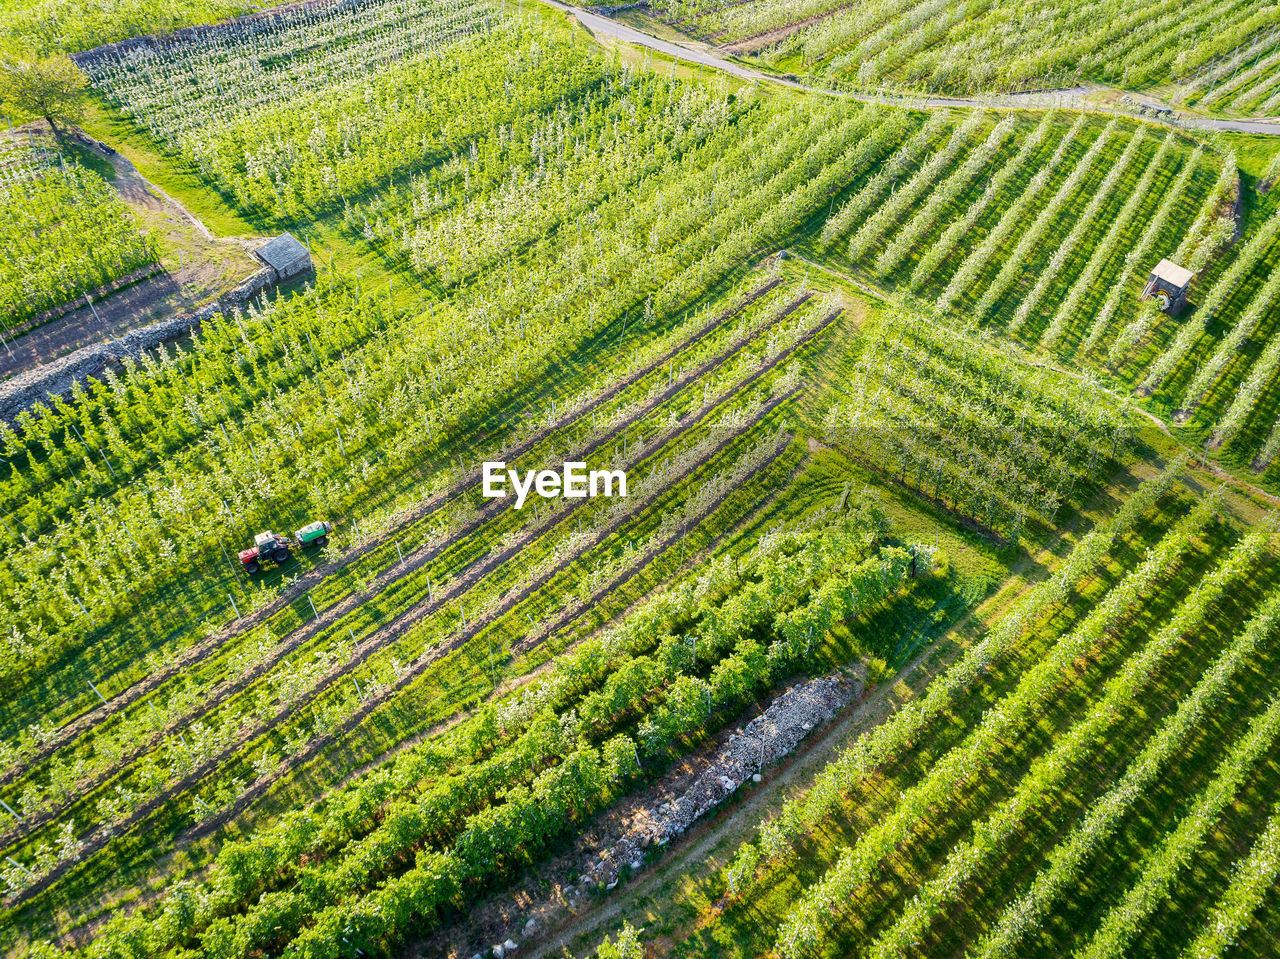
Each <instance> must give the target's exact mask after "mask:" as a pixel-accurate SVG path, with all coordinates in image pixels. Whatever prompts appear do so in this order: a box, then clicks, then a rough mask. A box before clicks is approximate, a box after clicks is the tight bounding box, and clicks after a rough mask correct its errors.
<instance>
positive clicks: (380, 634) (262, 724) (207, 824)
mask: <svg viewBox="0 0 1280 959" xmlns="http://www.w3.org/2000/svg"><path fill="white" fill-rule="evenodd" d="M806 298H807V297H806ZM840 312H841V311H840V310H839V309H837V310H834V311H832V312H830V313H828V314H827V315H826V316H825V317H824V318H823V319H822V320H820V321H819V322H818V323H817V324H816V325H815V327H814V328H813V329H812V330H810V331H808V332H807V333H806V334H805V335H803V336H802V337H800V338H799V339H798V340H797V341H796V342H795V343H794V344H792V345H791V346H789V347H787V348H785V349H783V350H781V351H780V352H779V353H778V354H777V355H775V356H774V357H773V358H772V359H771V360H770V361H769V362H768V363H766V364H764V365H763V366H761V367H759V368H758V369H756V370H755V371H753V372H752V373H751V374H750V375H748V376H747V377H746V378H744V379H743V380H741V381H739V383H737V384H735V385H734V386H733V387H731V388H730V389H729V390H728V391H726V392H725V393H722V394H720V395H718V396H716V397H713V398H710V399H709V400H708V401H707V402H706V403H704V405H703V406H702V407H701V408H700V409H699V410H698V411H697V412H696V413H694V414H691V415H690V417H686V419H687V420H688V421H687V422H684V423H683V425H681V424H677V425H676V426H674V427H673V428H672V429H670V430H667V431H665V432H664V433H662V434H660V435H659V436H658V437H656V438H655V439H653V440H651V441H650V442H649V443H647V444H645V446H644V447H643V448H642V449H641V450H639V451H637V453H636V455H635V460H634V461H635V462H642V461H643V460H645V459H647V458H648V457H650V456H652V455H653V454H654V453H655V452H657V451H659V450H661V449H662V448H664V447H665V446H667V445H669V443H670V442H671V441H672V440H674V439H675V438H676V437H677V436H679V435H680V434H682V433H684V432H686V431H687V430H688V429H690V428H691V427H692V426H694V425H696V424H697V423H699V422H701V420H702V419H703V418H704V417H705V416H706V415H707V414H708V413H709V412H710V411H711V410H713V409H715V408H716V407H718V406H720V405H722V404H723V403H724V402H727V401H728V400H729V399H731V398H732V397H733V396H735V395H739V394H741V393H742V392H743V391H745V390H747V389H750V387H751V386H752V385H754V384H755V383H756V382H758V381H759V380H760V379H761V378H762V377H764V376H765V375H767V374H768V373H769V372H770V371H772V370H773V369H775V368H776V367H777V366H778V365H779V364H780V363H782V362H783V361H785V360H786V359H787V358H789V357H790V356H791V355H792V354H793V353H794V352H795V351H796V350H797V349H799V348H800V347H802V346H803V345H805V344H807V343H808V342H810V341H811V340H812V339H813V338H814V337H816V336H818V335H820V334H821V333H822V332H823V331H824V330H826V329H827V328H828V327H829V326H830V325H831V324H832V323H833V322H834V321H835V320H836V318H837V317H838V316H839V315H840ZM737 351H738V350H737V349H733V350H732V351H731V355H732V353H736V352H737ZM716 365H719V363H718V362H717V361H716V360H714V359H713V360H711V361H708V362H707V363H705V364H703V367H708V368H714V366H716ZM703 367H700V368H699V371H698V372H696V373H695V375H694V378H695V379H696V378H700V377H701V376H703V375H705V371H704V370H703ZM683 385H684V384H675V383H673V384H672V385H671V386H669V387H668V389H667V391H664V393H665V392H668V391H674V390H676V389H677V386H679V387H680V388H683ZM783 399H784V397H778V398H775V399H774V400H773V401H772V402H771V403H770V404H768V405H767V406H765V407H764V408H763V409H762V410H761V411H760V412H759V413H758V414H757V415H756V417H755V418H754V419H753V420H752V423H749V424H747V425H748V426H750V425H752V424H754V423H756V422H758V421H759V420H761V419H763V417H764V416H766V415H767V414H768V413H769V412H771V411H772V410H773V409H774V408H776V407H777V406H778V404H780V403H781V402H782V401H783ZM739 432H741V431H740V430H739V431H734V432H732V433H730V434H729V435H728V436H726V437H725V438H724V439H723V440H722V441H721V442H720V443H718V444H716V446H715V447H714V448H712V449H711V450H710V451H708V452H707V453H706V454H705V456H704V457H703V461H705V460H707V459H710V458H712V457H714V456H716V455H718V453H719V452H721V451H722V450H723V449H724V448H726V447H727V446H728V444H729V443H731V442H732V441H733V440H734V439H735V438H736V436H737V435H738V434H739ZM695 465H697V464H695ZM691 468H692V467H691ZM726 495H728V494H726ZM628 503H629V505H630V506H631V508H630V509H627V510H624V511H619V514H618V515H617V516H616V517H615V518H614V519H613V520H612V521H611V522H610V523H609V524H607V525H606V526H605V527H603V528H602V529H600V530H598V531H597V532H596V534H595V535H594V536H592V537H589V538H588V539H587V540H586V541H585V542H583V543H580V544H578V546H577V548H576V549H575V550H574V553H573V554H572V555H570V556H568V557H566V558H563V559H561V561H560V562H559V563H556V564H553V565H552V566H551V567H549V568H548V569H546V570H545V571H544V572H543V573H541V574H540V575H538V576H537V577H535V578H534V579H533V580H532V581H529V582H526V583H525V584H523V585H522V586H521V587H520V588H519V589H515V590H511V591H510V592H508V593H507V594H506V595H505V596H504V597H503V599H502V601H501V602H500V603H498V604H497V605H496V606H495V607H494V608H492V609H490V610H489V611H488V612H487V613H486V614H485V615H484V616H482V617H480V618H477V619H475V620H473V621H472V622H471V623H469V624H467V626H466V627H465V628H464V629H462V630H460V631H459V632H458V633H457V634H455V636H454V637H453V638H452V639H450V640H449V641H447V642H446V643H442V644H440V645H439V646H436V647H433V648H432V649H430V650H428V651H427V652H425V653H424V654H423V656H421V657H420V658H419V659H418V661H417V662H416V663H415V664H414V666H413V667H411V668H410V669H407V670H405V671H404V673H402V674H401V676H400V677H399V678H398V680H397V682H396V683H394V684H392V685H390V686H388V687H386V688H384V689H383V690H382V691H381V692H379V693H378V694H377V695H375V696H370V697H368V698H366V699H365V700H364V701H363V702H362V704H361V706H360V707H359V708H358V709H357V710H356V711H355V712H354V713H352V714H351V716H350V717H349V718H348V719H347V720H346V721H344V722H343V723H342V724H341V726H340V727H338V728H337V729H335V730H332V731H330V732H329V733H326V734H324V735H323V736H315V737H313V738H312V739H310V740H309V741H308V744H307V746H306V748H305V749H303V750H302V751H301V752H300V753H298V754H296V755H294V756H292V757H290V759H289V761H288V762H286V763H284V764H282V765H281V766H280V767H277V769H276V770H275V771H274V772H272V773H269V774H267V775H264V776H261V777H259V778H258V779H257V780H256V781H255V782H254V783H253V784H251V785H250V786H249V788H248V789H247V790H246V791H245V792H244V793H242V794H241V796H240V798H239V799H237V801H236V802H235V803H234V804H233V805H232V806H231V807H229V808H228V809H227V810H224V811H223V812H222V813H219V814H218V815H216V816H213V817H210V818H209V819H206V820H204V821H202V822H200V823H199V824H197V825H195V826H193V827H191V828H189V829H188V830H186V831H185V832H184V833H183V834H182V835H181V836H180V837H179V838H178V840H177V841H178V842H179V843H183V842H188V841H190V840H191V839H193V838H197V837H199V836H201V835H204V834H206V833H208V832H210V831H212V830H213V829H215V828H217V827H219V826H220V825H222V824H223V823H224V822H225V821H228V820H229V819H230V818H233V817H234V816H235V815H237V814H238V813H239V812H240V811H242V810H243V809H244V808H245V807H247V805H248V804H249V803H250V802H252V800H253V799H255V798H257V797H258V796H260V795H262V794H263V793H264V792H265V791H266V790H267V789H268V788H270V786H271V785H273V784H274V783H275V782H277V781H278V780H279V779H281V778H282V777H283V776H284V775H285V774H286V773H287V772H289V771H291V770H292V769H293V768H295V767H296V766H298V765H300V764H301V763H302V762H304V761H305V760H307V759H309V758H311V757H312V756H314V755H315V754H316V753H317V752H318V751H319V749H320V747H321V746H324V745H327V744H328V743H329V742H331V741H332V740H333V739H334V738H335V737H336V736H338V735H340V734H342V733H345V732H349V731H350V730H351V729H354V728H355V726H356V725H357V724H358V723H359V722H360V721H361V720H363V719H364V718H365V717H366V716H367V715H368V714H369V713H371V712H372V711H373V709H374V708H375V707H376V706H378V705H381V704H382V703H383V702H385V701H387V700H388V699H389V698H390V696H391V695H392V694H393V693H395V692H397V691H399V690H401V689H403V688H404V687H405V686H406V685H407V684H408V683H409V682H410V681H411V680H413V679H415V678H417V677H418V676H419V675H420V674H421V673H422V672H423V671H424V670H425V669H426V668H427V667H428V666H430V665H431V664H432V663H434V662H436V661H437V660H438V659H440V658H441V657H443V656H444V655H446V654H448V653H450V652H453V651H455V650H457V649H460V648H462V646H464V645H466V643H468V642H469V641H470V640H471V639H472V638H473V637H474V636H475V635H476V634H477V633H478V632H479V631H480V630H481V629H483V628H484V627H486V626H488V625H489V624H490V623H491V622H492V621H493V620H495V619H496V618H498V617H499V616H501V615H503V614H505V613H506V612H507V611H509V610H510V609H511V608H512V607H514V606H515V605H517V604H518V603H519V602H520V601H522V600H523V599H525V598H527V597H528V596H529V595H532V593H533V592H536V590H537V589H539V588H540V587H541V586H542V585H543V584H544V583H545V582H546V581H548V580H549V579H550V578H551V577H552V576H554V575H555V574H556V573H557V572H558V571H559V569H560V568H561V566H563V565H564V564H565V563H568V562H571V561H572V560H573V559H575V558H577V556H580V555H581V554H582V553H583V551H584V550H586V549H589V548H591V546H593V545H596V544H598V543H599V542H600V541H602V540H603V539H604V538H606V537H607V536H608V535H611V534H612V533H613V532H615V531H616V529H617V528H620V527H621V525H622V524H623V523H624V522H625V521H626V520H628V519H630V518H631V517H632V516H633V515H634V514H635V513H636V509H637V506H638V505H642V500H640V499H639V498H632V499H631V500H629V501H628ZM581 508H582V502H581V501H575V502H573V503H571V504H570V505H568V506H567V507H566V508H564V509H562V510H560V511H558V512H555V513H551V512H548V515H547V519H546V520H545V521H543V522H540V523H537V524H536V525H535V526H534V528H533V529H531V530H528V531H526V532H525V533H524V534H522V535H521V536H520V537H519V538H518V539H517V540H516V541H515V542H513V543H511V544H510V545H509V546H508V547H506V548H505V549H503V550H502V551H500V552H498V553H496V554H495V553H490V554H489V556H488V557H486V560H485V561H484V562H483V563H481V564H474V565H473V566H471V567H468V569H467V570H466V571H465V572H464V573H463V574H461V575H459V576H457V577H455V578H454V579H453V580H452V581H451V582H450V587H449V589H448V590H446V591H442V592H440V593H437V594H435V596H434V597H433V599H432V600H431V601H430V602H428V603H427V604H424V605H423V606H418V607H413V608H411V609H409V610H406V611H405V612H404V613H402V614H400V615H399V616H397V617H395V618H394V619H392V620H391V621H390V622H389V623H387V624H386V625H385V626H383V627H380V628H379V629H378V630H377V631H375V633H374V634H373V638H371V639H370V640H369V641H366V643H364V644H363V645H360V644H357V646H356V648H355V650H354V651H353V653H352V656H351V657H350V658H349V660H348V661H347V662H346V663H344V664H340V665H339V666H337V667H334V668H333V669H331V670H330V671H329V672H327V673H326V674H325V675H324V677H322V679H321V680H320V681H319V682H318V683H317V684H315V685H314V686H313V687H312V688H311V690H309V692H308V693H307V694H306V695H307V697H308V698H314V697H315V696H317V695H319V694H320V693H322V692H324V690H326V689H327V688H329V686H331V685H332V684H333V683H334V682H336V681H337V680H338V679H340V678H342V677H343V676H345V675H346V674H347V673H349V672H350V671H351V669H353V668H354V667H355V666H356V665H358V664H360V663H362V662H363V661H364V660H365V659H366V658H367V657H368V656H369V655H371V654H372V653H374V652H377V651H378V650H380V649H383V648H385V647H386V646H388V645H389V644H390V643H392V642H395V641H396V640H397V639H399V638H401V637H402V636H403V635H404V634H406V633H407V632H409V631H410V630H411V629H412V628H413V627H414V626H416V625H418V623H419V622H421V621H422V620H423V619H425V618H426V617H427V616H428V615H430V614H431V613H432V612H434V611H435V610H436V609H438V608H439V607H440V606H442V605H443V604H444V603H446V602H448V601H449V600H450V599H452V598H454V597H455V596H460V595H462V594H463V593H465V592H466V591H468V590H469V589H470V588H471V587H472V586H473V585H474V584H475V583H477V582H478V581H479V580H480V579H481V578H483V577H484V576H486V575H487V574H488V573H489V572H491V571H492V570H494V569H496V568H498V567H499V566H501V565H503V564H504V563H506V562H508V561H509V560H511V559H513V558H514V557H515V556H516V555H518V554H519V553H520V552H521V551H522V550H523V549H524V547H525V546H526V545H528V543H529V542H531V541H532V540H533V539H536V538H538V537H540V536H541V535H542V534H543V533H544V532H546V531H547V530H548V529H550V528H551V527H552V526H555V525H558V524H559V523H560V522H561V521H563V520H566V519H568V518H569V517H571V516H572V515H573V514H575V513H576V512H577V511H578V510H579V509H581ZM477 567H480V568H477ZM293 712H294V705H293V703H286V704H284V705H283V706H282V707H280V708H279V709H278V710H277V711H276V712H275V714H274V715H273V716H271V717H270V718H269V719H266V720H261V721H259V722H258V723H257V724H256V725H255V726H253V727H252V728H250V729H248V730H245V729H243V727H242V729H241V731H240V733H239V735H237V737H236V739H235V741H234V742H233V743H231V744H229V745H227V746H225V747H224V748H223V749H222V750H220V751H219V752H218V753H217V754H216V755H214V756H212V757H210V758H209V759H207V760H206V761H205V762H203V763H202V764H201V765H200V766H198V767H197V768H196V769H194V770H193V771H192V772H190V773H188V774H187V775H186V776H184V777H183V778H182V779H181V780H179V781H178V782H176V783H174V784H173V785H172V786H169V787H167V788H166V789H164V790H163V791H161V792H160V793H158V794H157V795H155V796H153V797H152V798H151V799H149V800H147V801H146V802H145V803H143V804H141V805H140V806H139V807H137V808H136V809H135V810H134V811H133V812H132V813H131V814H130V815H129V816H128V817H127V818H126V819H125V820H124V821H123V822H120V823H115V824H112V825H110V826H105V827H101V828H100V829H98V830H91V831H89V832H87V833H86V834H84V835H82V836H81V837H79V839H80V842H81V843H83V847H82V849H81V852H80V856H79V858H78V859H77V860H75V861H72V860H64V861H62V862H60V863H58V864H57V865H56V866H55V867H54V868H53V869H52V870H51V871H50V872H49V873H46V874H45V875H44V876H42V877H41V878H40V879H39V880H37V881H36V882H34V883H32V884H31V885H29V886H27V887H25V888H24V889H23V890H22V891H21V892H20V893H19V894H18V895H17V896H13V897H9V898H8V899H7V900H6V903H5V904H6V906H8V907H16V906H20V905H22V904H23V903H25V902H28V901H30V900H31V899H32V898H34V897H35V896H36V895H38V894H39V893H40V892H41V891H43V890H44V889H46V888H48V887H49V886H50V885H52V884H53V883H54V882H56V881H57V879H59V878H60V877H61V876H62V875H63V874H64V873H66V872H67V871H68V870H69V869H71V868H72V867H73V866H74V865H75V864H76V863H77V862H80V861H84V860H86V859H89V858H90V857H91V856H92V855H93V854H94V853H96V852H98V851H99V850H101V849H102V848H104V847H105V846H106V845H107V843H108V842H109V841H110V839H111V838H113V837H115V836H119V835H123V834H125V833H128V832H130V831H132V829H133V827H135V826H137V825H138V824H139V823H141V822H142V821H143V820H145V819H146V818H148V817H149V816H150V815H151V814H152V813H153V812H155V811H156V810H158V809H160V808H161V807H162V806H164V805H165V804H167V803H168V802H170V801H172V800H173V799H174V798H175V797H177V796H179V795H181V794H183V793H185V792H186V791H187V790H189V789H191V788H192V787H193V786H195V785H197V784H198V783H199V782H201V781H202V780H203V779H205V778H206V777H207V776H209V775H210V774H212V773H213V772H215V771H216V770H217V768H218V767H219V766H220V765H221V764H222V763H224V762H225V761H226V760H227V759H229V758H230V757H231V756H233V755H235V754H236V753H238V752H239V751H241V750H242V749H243V747H244V746H245V745H247V744H248V743H250V742H253V741H254V740H255V739H257V738H259V737H260V736H262V735H264V734H266V733H268V732H270V731H271V730H273V729H275V728H276V727H278V726H279V725H281V724H282V723H283V722H285V721H286V720H287V719H288V718H289V717H290V716H291V715H292V714H293Z"/></svg>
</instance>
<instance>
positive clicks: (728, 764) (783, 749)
mask: <svg viewBox="0 0 1280 959" xmlns="http://www.w3.org/2000/svg"><path fill="white" fill-rule="evenodd" d="M864 687H865V683H864V682H863V681H860V680H854V681H852V682H851V681H849V680H847V679H843V678H841V677H837V676H823V677H821V678H819V679H815V680H812V681H811V682H808V683H805V684H804V685H802V686H793V687H792V688H790V689H788V690H787V691H786V692H785V693H783V694H782V695H781V696H779V697H778V698H777V699H775V700H774V701H773V702H772V703H771V704H770V705H769V708H768V709H766V710H765V711H764V713H762V714H761V715H759V716H757V717H756V718H755V719H753V720H751V721H750V722H749V723H747V724H746V725H745V726H743V727H741V728H740V729H738V730H737V731H735V732H734V733H733V734H732V735H731V736H730V737H729V741H728V743H727V744H726V745H725V747H724V748H723V749H722V750H721V751H720V752H719V754H718V755H716V756H714V757H712V758H711V760H710V761H709V762H708V764H707V768H706V769H704V770H703V771H702V773H701V774H700V775H699V776H698V778H697V779H696V780H695V781H694V783H693V785H691V786H690V787H689V788H688V789H687V790H685V792H684V793H683V794H682V795H681V796H680V797H679V798H678V799H675V800H671V801H668V802H664V803H661V804H659V805H658V806H656V807H653V808H651V809H649V810H647V813H648V816H647V817H641V818H647V821H646V822H645V823H644V825H643V826H640V827H637V828H634V829H632V830H631V831H630V832H629V833H627V835H625V836H623V837H622V838H621V839H620V840H618V841H617V842H616V843H614V844H613V845H612V846H611V847H610V848H608V849H606V850H605V851H603V852H601V853H600V857H599V858H598V859H597V860H596V861H595V862H594V863H592V865H591V866H590V867H589V868H588V869H587V870H586V872H585V873H583V875H581V876H580V877H579V885H581V886H586V885H587V884H589V883H594V884H596V885H602V886H604V887H605V888H606V889H612V888H613V887H614V886H616V885H617V884H618V874H619V873H620V872H621V871H622V868H623V867H624V866H630V867H631V869H632V870H633V871H635V870H638V869H641V868H643V866H644V850H645V849H646V848H647V847H649V846H650V845H658V846H665V845H666V844H667V843H668V842H670V841H671V839H672V838H673V837H676V836H680V835H681V834H683V833H684V831H685V830H686V829H688V828H689V826H691V825H692V824H693V823H694V821H695V820H697V819H698V818H699V817H700V816H703V815H705V814H706V813H707V812H708V811H709V810H711V809H714V808H715V807H716V806H718V805H719V804H720V803H722V802H724V801H725V800H726V799H728V798H729V796H731V795H733V793H734V792H736V791H737V790H738V789H739V788H740V787H741V786H742V784H743V783H744V782H745V781H746V780H747V779H754V780H755V781H756V782H759V781H760V770H761V769H763V768H764V767H765V766H767V765H769V764H770V763H775V762H777V761H778V760H779V759H781V758H782V757H783V756H786V755H787V754H788V753H790V752H791V751H792V750H793V749H795V747H796V745H797V744H798V743H799V742H800V740H802V739H804V737H805V736H807V735H808V734H809V732H810V730H812V729H813V728H814V727H816V726H818V725H820V724H822V723H825V722H827V721H828V720H830V719H831V717H832V716H834V715H835V714H836V713H837V712H839V711H840V709H842V708H843V707H844V706H845V704H847V703H848V702H850V701H851V700H852V699H854V698H856V697H857V696H860V695H861V694H862V690H863V688H864Z"/></svg>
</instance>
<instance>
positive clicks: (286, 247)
mask: <svg viewBox="0 0 1280 959" xmlns="http://www.w3.org/2000/svg"><path fill="white" fill-rule="evenodd" d="M253 252H254V256H256V257H257V258H258V259H259V260H261V261H262V262H263V263H264V264H265V265H267V266H269V267H271V269H272V270H274V271H275V274H276V279H277V280H282V281H283V280H288V279H292V278H293V277H295V276H299V275H301V274H303V273H306V272H307V271H308V270H310V269H312V266H311V254H310V253H309V252H308V251H307V248H306V247H305V246H303V245H302V244H301V243H299V242H298V240H297V238H296V237H295V236H294V235H293V234H292V233H281V234H280V235H279V236H278V237H276V238H275V239H272V240H268V241H267V242H266V243H264V244H262V246H260V247H258V248H257V249H256V250H254V251H253Z"/></svg>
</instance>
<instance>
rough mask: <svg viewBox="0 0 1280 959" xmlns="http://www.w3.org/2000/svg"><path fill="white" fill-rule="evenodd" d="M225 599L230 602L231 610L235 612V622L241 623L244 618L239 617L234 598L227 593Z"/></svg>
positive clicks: (238, 609) (238, 608)
mask: <svg viewBox="0 0 1280 959" xmlns="http://www.w3.org/2000/svg"><path fill="white" fill-rule="evenodd" d="M227 599H229V600H231V608H232V609H233V610H235V614H236V622H237V623H239V622H241V621H242V620H243V619H244V617H243V616H241V615H240V607H239V606H237V605H236V598H235V597H234V596H232V595H231V594H230V593H227Z"/></svg>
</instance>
